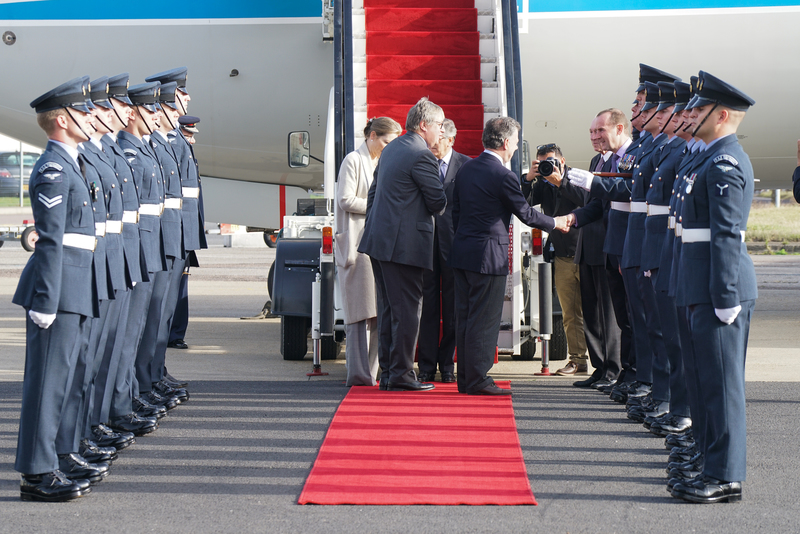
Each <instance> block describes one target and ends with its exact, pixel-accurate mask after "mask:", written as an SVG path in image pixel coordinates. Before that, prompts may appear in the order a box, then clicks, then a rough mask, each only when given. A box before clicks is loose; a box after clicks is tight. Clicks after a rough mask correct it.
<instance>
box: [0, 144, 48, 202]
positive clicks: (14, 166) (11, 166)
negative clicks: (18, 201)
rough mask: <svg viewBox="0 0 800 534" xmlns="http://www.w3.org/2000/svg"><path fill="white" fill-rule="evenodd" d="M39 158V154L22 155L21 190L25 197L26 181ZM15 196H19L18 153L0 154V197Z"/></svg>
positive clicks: (27, 153) (26, 192) (26, 153)
mask: <svg viewBox="0 0 800 534" xmlns="http://www.w3.org/2000/svg"><path fill="white" fill-rule="evenodd" d="M39 156H41V153H39V152H23V153H22V176H23V184H22V190H23V194H25V195H27V194H28V179H30V177H31V172H32V171H33V166H34V165H35V164H36V160H37V159H39ZM16 195H19V152H0V196H3V197H8V196H16Z"/></svg>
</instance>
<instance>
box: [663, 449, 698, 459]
mask: <svg viewBox="0 0 800 534" xmlns="http://www.w3.org/2000/svg"><path fill="white" fill-rule="evenodd" d="M698 452H699V451H698V450H697V447H675V448H673V449H672V451H670V453H669V459H668V460H667V462H688V461H690V460H691V459H692V458H694V457H695V456H697V453H698Z"/></svg>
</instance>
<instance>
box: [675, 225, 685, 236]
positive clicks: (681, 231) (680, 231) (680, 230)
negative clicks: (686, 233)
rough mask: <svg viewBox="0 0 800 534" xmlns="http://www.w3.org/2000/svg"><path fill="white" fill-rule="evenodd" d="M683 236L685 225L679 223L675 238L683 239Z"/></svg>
mask: <svg viewBox="0 0 800 534" xmlns="http://www.w3.org/2000/svg"><path fill="white" fill-rule="evenodd" d="M682 235H683V225H682V224H681V223H679V222H676V223H675V237H681V236H682Z"/></svg>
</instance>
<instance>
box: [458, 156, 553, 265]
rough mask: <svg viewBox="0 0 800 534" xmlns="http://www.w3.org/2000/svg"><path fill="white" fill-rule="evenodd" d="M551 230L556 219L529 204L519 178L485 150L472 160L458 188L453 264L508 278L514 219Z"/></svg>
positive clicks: (462, 171)
mask: <svg viewBox="0 0 800 534" xmlns="http://www.w3.org/2000/svg"><path fill="white" fill-rule="evenodd" d="M512 214H513V215H516V216H517V218H519V220H521V221H522V222H524V223H525V224H527V225H528V226H533V227H536V228H541V229H543V230H546V231H548V232H550V231H552V230H553V229H554V228H555V221H554V220H553V218H552V217H548V216H547V215H544V214H542V213H539V212H538V211H536V210H535V209H533V208H532V207H531V206H530V205H529V204H528V202H527V200H525V197H524V196H523V195H522V190H521V189H520V184H519V179H518V178H517V176H516V175H515V174H514V173H513V172H511V171H510V170H509V169H507V168H506V167H505V166H504V165H503V164H502V163H501V162H500V160H499V159H498V158H496V157H494V156H493V155H491V154H488V153H486V152H484V153H482V154H481V155H480V156H478V157H477V158H475V159H473V160H470V161H467V162H466V163H464V164H463V165H462V166H461V169H460V170H459V171H458V174H457V175H456V185H455V188H454V189H453V229H454V230H455V235H454V237H453V247H452V248H451V249H450V266H451V267H453V268H455V269H463V270H465V271H473V272H477V273H482V274H491V275H507V274H508V244H509V238H508V225H509V222H510V220H511V215H512Z"/></svg>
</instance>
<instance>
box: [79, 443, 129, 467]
mask: <svg viewBox="0 0 800 534" xmlns="http://www.w3.org/2000/svg"><path fill="white" fill-rule="evenodd" d="M78 452H79V453H80V455H81V456H83V459H84V460H86V461H87V462H89V463H97V462H105V463H107V464H108V465H111V463H112V462H113V461H114V460H116V459H117V458H118V457H119V454H117V449H115V448H114V447H98V446H97V444H96V443H95V442H94V441H92V440H89V439H85V438H84V439H82V440H81V444H80V447H79V448H78Z"/></svg>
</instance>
